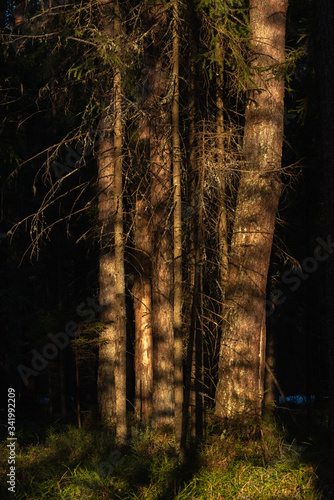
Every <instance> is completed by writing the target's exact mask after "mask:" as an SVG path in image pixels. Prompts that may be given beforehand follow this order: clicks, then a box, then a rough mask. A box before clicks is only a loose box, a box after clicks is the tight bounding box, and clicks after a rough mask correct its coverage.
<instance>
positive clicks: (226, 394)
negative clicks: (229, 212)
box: [216, 0, 288, 418]
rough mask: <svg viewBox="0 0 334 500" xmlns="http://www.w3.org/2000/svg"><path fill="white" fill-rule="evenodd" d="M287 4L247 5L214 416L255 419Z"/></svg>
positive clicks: (278, 0) (276, 191)
mask: <svg viewBox="0 0 334 500" xmlns="http://www.w3.org/2000/svg"><path fill="white" fill-rule="evenodd" d="M287 4H288V2H287V0H270V1H266V2H265V3H263V2H261V1H260V0H252V1H251V2H250V7H251V10H250V25H251V29H252V42H253V55H252V61H251V67H252V69H253V75H254V76H253V78H254V83H255V85H254V89H253V90H251V91H250V95H249V102H248V105H247V109H246V125H245V132H244V159H245V166H244V169H243V172H242V174H241V178H240V184H239V191H238V198H237V206H236V212H235V222H234V228H233V235H232V242H231V254H230V261H229V281H228V287H227V296H226V304H227V308H228V312H227V322H226V324H227V327H226V330H225V331H224V333H223V337H222V340H221V349H220V359H219V380H218V385H217V390H216V415H217V416H219V417H225V418H234V417H237V416H238V415H242V416H243V417H247V416H251V415H252V416H254V415H256V416H259V415H260V414H261V407H262V398H263V378H264V365H265V332H266V323H265V300H266V285H267V274H268V268H269V261H270V253H271V246H272V239H273V234H274V228H275V219H276V212H277V208H278V202H279V197H280V193H281V181H280V169H281V155H282V141H283V110H284V79H283V75H282V73H280V72H281V71H282V68H281V67H279V65H280V64H282V63H283V62H284V53H285V15H286V10H287V6H288V5H287Z"/></svg>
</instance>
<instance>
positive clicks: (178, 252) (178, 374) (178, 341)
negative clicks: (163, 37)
mask: <svg viewBox="0 0 334 500" xmlns="http://www.w3.org/2000/svg"><path fill="white" fill-rule="evenodd" d="M179 22H180V20H179V5H178V0H173V84H174V95H173V103H172V144H173V187H174V221H173V222H174V235H173V236H174V242H173V243H174V353H175V374H174V383H175V444H176V449H177V450H179V449H180V445H181V434H182V404H183V338H182V215H181V201H182V200H181V147H180V127H179Z"/></svg>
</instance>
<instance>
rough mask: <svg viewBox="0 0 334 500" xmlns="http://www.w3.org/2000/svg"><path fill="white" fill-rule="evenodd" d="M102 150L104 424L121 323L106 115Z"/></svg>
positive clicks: (111, 401) (110, 411)
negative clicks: (116, 283) (116, 285)
mask: <svg viewBox="0 0 334 500" xmlns="http://www.w3.org/2000/svg"><path fill="white" fill-rule="evenodd" d="M100 136H101V139H100V146H99V151H98V179H99V191H100V194H99V220H100V225H101V229H100V235H101V253H100V272H99V283H100V298H99V300H100V307H101V320H102V321H103V322H104V323H105V327H104V329H103V331H102V332H101V334H100V345H99V366H98V406H99V417H100V420H101V423H104V422H105V421H106V420H108V419H112V418H114V417H115V411H116V410H115V409H116V401H115V364H116V362H115V356H116V338H117V323H116V321H115V316H116V315H115V311H116V304H117V300H116V289H115V280H116V266H115V254H114V248H113V247H114V231H115V229H114V213H115V200H114V167H115V164H114V157H113V154H114V140H113V134H112V130H111V128H110V124H108V120H107V118H106V117H105V118H104V119H103V121H102V122H101V123H100Z"/></svg>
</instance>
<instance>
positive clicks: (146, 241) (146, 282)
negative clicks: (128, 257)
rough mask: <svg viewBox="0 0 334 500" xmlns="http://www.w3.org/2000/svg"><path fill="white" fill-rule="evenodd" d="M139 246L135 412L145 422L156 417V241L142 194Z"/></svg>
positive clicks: (135, 290) (137, 221) (138, 214)
mask: <svg viewBox="0 0 334 500" xmlns="http://www.w3.org/2000/svg"><path fill="white" fill-rule="evenodd" d="M135 245H136V254H135V256H136V261H135V266H136V269H137V273H136V276H135V281H134V285H133V295H134V314H135V330H136V345H135V377H136V387H135V410H136V416H137V419H138V420H140V421H142V422H147V420H148V419H149V418H150V417H151V416H152V390H153V356H152V355H153V339H152V321H151V320H152V318H151V309H152V300H151V258H152V241H151V228H150V226H149V212H148V201H147V200H146V199H145V198H144V197H143V198H142V197H141V196H140V195H139V197H138V199H137V203H136V216H135Z"/></svg>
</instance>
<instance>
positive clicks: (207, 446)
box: [0, 420, 334, 500]
mask: <svg viewBox="0 0 334 500" xmlns="http://www.w3.org/2000/svg"><path fill="white" fill-rule="evenodd" d="M286 437H287V433H285V435H283V433H282V431H279V430H278V426H277V424H275V423H274V422H273V421H271V422H269V423H268V422H267V423H265V424H263V427H262V429H261V431H260V432H258V433H257V434H256V435H255V434H254V435H247V433H246V434H245V433H244V432H243V431H242V428H238V427H237V426H236V427H230V428H229V429H226V428H223V427H222V425H221V424H217V423H215V422H214V421H213V420H212V421H210V425H209V427H208V433H207V436H206V439H205V440H204V442H203V443H202V444H201V445H199V446H195V444H193V445H192V448H191V450H189V453H188V456H187V458H186V461H185V462H184V463H183V464H180V463H179V462H178V459H177V456H176V454H175V452H174V448H173V440H172V439H171V438H169V437H168V436H167V435H160V436H156V435H154V434H153V432H152V431H150V432H146V433H139V432H133V441H132V443H131V444H129V445H128V446H127V448H126V449H125V450H123V451H122V452H121V451H119V450H117V448H116V445H115V441H114V436H113V434H112V433H111V432H108V431H101V430H96V429H77V428H75V427H74V426H71V425H67V426H63V427H58V428H55V427H49V428H47V429H41V428H39V430H38V429H37V428H36V427H33V426H31V425H27V424H25V426H24V428H23V430H21V431H19V432H18V446H17V449H16V452H17V464H16V495H15V496H13V495H12V494H9V493H8V492H6V487H5V486H6V485H5V481H6V479H5V480H4V482H3V486H4V488H3V490H2V493H1V494H0V499H1V500H2V499H6V498H15V499H27V500H41V499H48V500H53V499H55V500H56V499H57V500H58V499H59V500H60V499H62V500H65V499H66V500H70V499H78V500H79V499H89V500H95V499H96V500H97V499H99V500H101V499H104V498H105V499H122V500H169V499H173V498H175V499H177V500H185V499H189V500H192V499H194V500H211V499H212V500H220V499H221V500H229V499H231V500H232V499H233V500H237V499H240V500H247V499H249V500H269V499H272V500H274V499H276V500H284V499H286V500H293V499H296V500H298V499H301V500H306V499H310V500H320V499H326V498H328V499H330V498H334V496H333V490H331V489H330V488H331V487H330V485H329V483H328V482H327V483H326V481H327V479H328V478H330V476H331V474H329V475H328V477H327V476H326V473H325V468H326V466H325V464H326V453H327V450H326V447H325V446H324V445H323V444H322V441H321V439H322V438H319V439H318V438H317V437H314V436H313V437H312V436H309V438H308V441H307V443H306V444H305V443H304V445H303V448H302V451H300V450H301V448H300V447H298V446H296V443H292V444H288V442H286ZM306 438H307V436H306ZM290 441H291V440H290ZM6 444H7V442H6V441H5V440H3V441H2V442H1V443H0V472H1V473H2V474H1V476H2V477H5V474H6V473H7V472H8V465H7V457H8V450H7V448H6ZM296 450H297V451H296ZM319 475H320V476H322V477H323V478H325V479H326V477H327V479H326V481H325V482H323V483H321V481H320V479H319V477H318V476H319Z"/></svg>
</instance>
